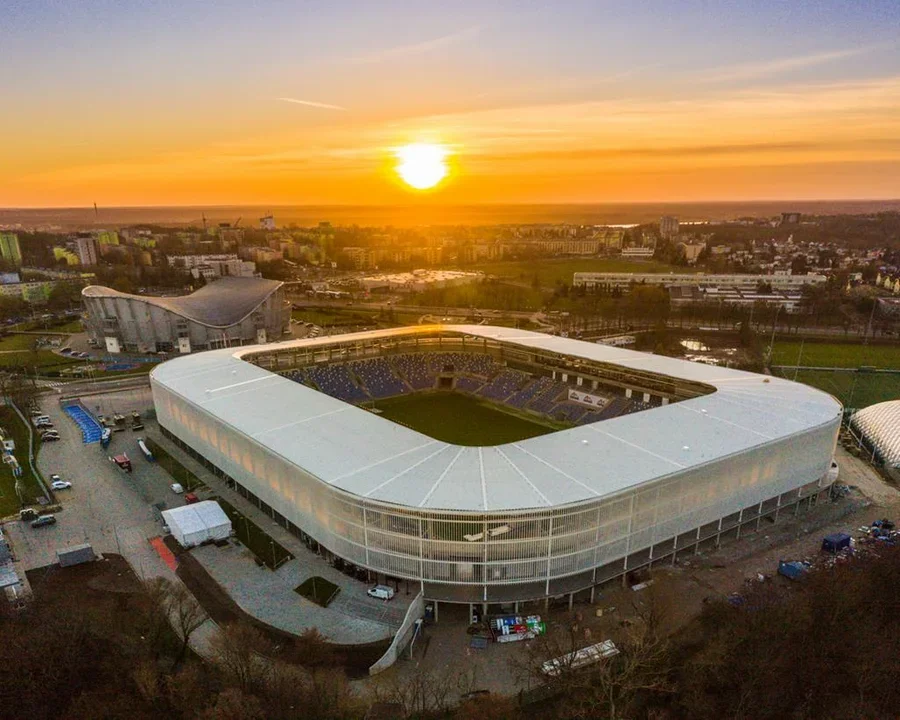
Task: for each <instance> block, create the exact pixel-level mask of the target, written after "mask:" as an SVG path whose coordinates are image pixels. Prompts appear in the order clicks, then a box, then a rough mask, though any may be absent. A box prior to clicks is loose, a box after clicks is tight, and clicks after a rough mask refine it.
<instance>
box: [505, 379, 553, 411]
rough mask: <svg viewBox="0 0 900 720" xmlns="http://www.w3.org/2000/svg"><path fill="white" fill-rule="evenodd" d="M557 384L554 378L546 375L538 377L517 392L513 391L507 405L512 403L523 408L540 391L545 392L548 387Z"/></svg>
mask: <svg viewBox="0 0 900 720" xmlns="http://www.w3.org/2000/svg"><path fill="white" fill-rule="evenodd" d="M556 384H557V381H556V380H553V379H552V378H548V377H542V378H538V379H537V380H535V381H534V382H531V383H529V384H528V385H526V386H525V387H524V388H522V389H521V390H519V392H517V393H515V394H514V395H512V397H510V398H509V399H508V400H507V401H506V404H507V405H512V406H513V407H517V408H524V407H525V406H526V405H528V403H529V402H530V401H531V400H532V399H534V398H535V397H537V396H538V395H540V394H541V393H544V392H546V391H547V390H548V389H549V388H551V387H553V386H554V385H556Z"/></svg>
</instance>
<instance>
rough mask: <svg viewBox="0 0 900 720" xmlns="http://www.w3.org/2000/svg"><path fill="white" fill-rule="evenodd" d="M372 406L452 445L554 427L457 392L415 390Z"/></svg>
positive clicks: (493, 441)
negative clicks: (413, 393) (415, 391)
mask: <svg viewBox="0 0 900 720" xmlns="http://www.w3.org/2000/svg"><path fill="white" fill-rule="evenodd" d="M375 407H376V408H377V409H378V410H380V411H381V413H380V414H381V417H383V418H386V419H388V420H392V421H393V422H396V423H399V424H400V425H405V426H406V427H409V428H412V429H413V430H416V431H418V432H420V433H423V434H425V435H428V436H429V437H433V438H434V439H435V440H440V441H442V442H447V443H453V444H455V445H475V446H479V445H502V444H503V443H508V442H516V441H518V440H524V439H525V438H530V437H535V436H537V435H545V434H547V433H550V432H553V431H554V430H556V428H554V427H552V426H550V425H546V424H544V423H541V422H539V421H537V420H530V419H528V418H527V417H523V416H520V415H513V414H511V413H509V412H506V411H504V410H500V409H499V408H498V407H497V406H496V405H493V404H492V403H489V402H487V401H485V400H479V399H477V398H474V397H470V396H468V395H463V394H461V393H453V392H438V393H416V394H415V395H407V396H401V397H396V398H390V399H388V400H379V401H377V402H376V403H375Z"/></svg>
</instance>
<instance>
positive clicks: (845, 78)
mask: <svg viewBox="0 0 900 720" xmlns="http://www.w3.org/2000/svg"><path fill="white" fill-rule="evenodd" d="M585 7H587V6H585ZM473 12H474V11H473ZM585 12H587V10H585ZM698 12H700V13H701V14H700V15H699V16H698V18H702V13H706V10H702V9H701V10H700V11H698ZM698 18H693V19H692V22H694V23H695V24H696V23H699V22H700V19H698ZM505 19H506V20H507V22H513V19H512V18H511V17H510V18H505ZM538 19H539V20H541V21H542V22H549V21H544V20H543V18H538ZM763 20H765V22H766V23H768V24H769V25H771V22H770V20H769V19H766V18H764V19H763ZM763 20H761V21H760V22H761V23H762V22H763ZM478 21H479V22H477V23H475V22H472V23H469V22H468V21H467V20H465V19H461V20H459V21H454V22H453V25H452V27H454V28H456V29H455V30H454V31H453V32H449V33H447V34H440V33H438V32H437V30H433V29H432V30H428V29H417V30H416V31H415V32H413V31H412V30H409V31H408V38H409V39H408V40H407V41H406V42H404V43H399V44H396V43H397V42H398V41H395V43H394V44H393V45H392V44H390V43H389V44H388V46H387V47H381V48H377V49H375V50H372V49H360V50H359V51H355V50H354V51H344V50H341V51H340V52H337V51H333V49H332V48H333V46H334V47H343V46H344V45H347V46H349V45H350V44H351V43H350V42H349V39H348V40H347V42H345V43H339V42H337V41H335V42H334V43H331V44H328V43H326V44H325V45H323V46H322V48H319V50H320V51H321V53H323V54H324V55H327V56H323V57H318V56H317V57H313V58H309V57H305V58H303V59H302V61H301V60H296V64H290V63H287V60H286V58H285V57H281V58H280V62H281V64H280V65H277V67H276V69H275V70H272V71H269V70H268V66H267V65H264V64H263V63H261V62H257V63H255V64H254V62H253V57H252V56H251V55H250V54H249V53H243V54H242V53H241V51H240V49H239V47H240V46H236V47H235V49H233V50H232V51H230V52H229V54H228V55H227V56H225V55H223V56H222V57H223V58H226V57H227V61H226V59H220V62H222V63H231V64H230V65H227V64H226V65H223V67H222V68H221V70H220V69H217V67H214V66H213V65H214V63H213V62H212V61H206V60H203V59H202V58H201V59H197V57H199V56H197V55H196V54H195V55H193V56H192V55H191V54H190V52H189V51H186V50H185V51H184V52H185V55H186V57H185V58H184V59H182V58H181V56H180V54H179V48H177V47H165V48H163V49H159V48H156V46H150V47H151V48H156V49H153V50H152V51H153V52H159V53H160V58H161V57H163V55H164V57H165V67H166V68H167V70H166V71H165V72H163V71H162V70H158V71H157V72H153V71H151V70H150V69H149V68H150V64H149V62H148V60H147V58H145V57H141V58H140V59H134V58H132V57H131V53H133V52H135V51H134V50H133V47H132V46H131V45H128V44H127V43H125V42H124V40H123V41H122V45H123V47H121V48H118V49H116V48H112V50H117V51H118V52H119V53H120V54H117V55H114V56H113V55H110V56H109V57H98V58H96V65H95V66H93V67H92V68H91V73H93V74H91V73H88V72H87V71H86V70H85V71H84V72H83V73H82V74H75V73H74V71H73V78H71V80H72V82H68V79H67V77H66V68H67V67H68V66H69V65H71V64H73V63H74V64H76V65H77V63H78V62H80V60H79V58H80V56H79V55H77V54H72V55H64V54H60V57H58V58H49V59H48V57H46V55H48V54H52V50H47V51H46V52H45V53H44V51H41V52H38V51H37V50H35V57H34V58H32V64H31V65H28V66H26V65H21V64H20V66H21V67H25V70H26V72H25V75H21V74H11V75H9V77H8V79H7V80H6V81H4V75H3V72H4V71H2V70H0V90H4V88H5V89H6V90H7V91H8V92H7V93H6V94H7V96H8V97H11V98H13V100H14V101H15V102H13V103H12V104H7V105H6V109H5V111H4V113H3V114H2V115H0V164H2V168H3V171H2V173H0V207H16V206H19V207H29V206H87V205H90V204H91V203H93V202H95V201H96V202H98V203H99V204H101V205H104V206H107V207H108V206H113V205H169V204H185V205H188V204H194V205H196V204H217V205H223V204H247V203H249V204H330V203H339V204H379V203H385V204H390V203H409V202H411V201H416V199H417V198H420V199H421V200H422V201H423V202H437V203H447V204H459V203H478V202H515V203H521V202H526V203H532V202H534V203H537V202H542V203H566V202H572V203H584V202H589V203H590V202H651V201H704V200H743V199H832V198H893V197H897V196H900V72H891V71H890V67H892V66H894V65H896V64H897V63H896V56H897V52H896V43H895V44H894V45H889V44H887V45H886V44H878V43H877V42H869V43H868V44H866V43H856V44H850V42H849V41H847V42H844V43H843V44H840V43H837V44H836V43H835V42H834V41H833V40H832V41H830V42H829V43H827V44H823V43H822V42H819V45H818V46H816V48H813V49H805V50H801V49H799V48H796V47H794V46H793V45H786V44H784V43H783V42H782V43H781V44H779V45H777V47H774V48H763V47H754V48H746V53H747V57H742V55H741V53H742V52H744V50H745V48H744V46H737V47H736V48H729V47H728V40H729V39H728V38H725V39H724V41H723V42H720V43H719V44H718V48H717V49H716V48H713V49H710V50H709V56H707V55H705V54H704V52H705V50H706V49H705V48H703V51H704V52H698V51H696V50H695V49H694V47H695V46H693V45H688V44H685V46H684V47H683V48H682V47H680V46H679V45H678V43H677V42H674V43H673V47H667V48H663V50H665V52H663V51H662V50H660V49H659V48H658V47H657V46H654V47H657V52H656V57H651V58H641V57H632V56H631V55H628V54H626V55H624V56H623V55H622V54H620V53H619V52H618V51H616V52H613V53H609V57H603V56H602V50H603V48H604V47H606V45H609V44H611V43H613V42H614V40H615V38H614V35H615V31H614V29H613V30H610V31H609V33H608V34H607V36H606V37H605V38H604V39H605V43H606V45H600V46H599V47H600V50H597V49H596V48H594V49H592V52H591V55H590V57H587V56H582V54H580V51H579V52H577V53H575V55H576V57H573V58H571V61H570V58H568V57H567V56H566V55H565V54H564V53H563V52H561V51H560V50H559V49H557V50H556V51H555V52H556V54H555V55H553V57H548V58H547V59H546V61H543V60H541V58H540V57H539V53H540V46H539V45H538V44H537V43H535V42H534V40H535V37H536V36H533V35H529V36H528V37H531V42H530V44H528V45H527V49H528V52H529V53H531V54H527V55H526V54H525V53H523V52H519V50H520V48H519V45H521V43H522V42H525V39H524V38H526V34H527V33H537V32H539V30H540V23H538V22H537V21H534V19H532V25H534V26H535V27H528V28H526V27H523V28H519V29H518V31H517V34H512V35H510V36H509V37H508V38H506V41H505V42H506V43H507V45H505V47H506V49H505V50H504V52H502V53H501V52H500V50H498V49H496V48H495V47H494V46H493V45H492V44H491V43H493V41H494V37H495V35H494V33H495V28H497V27H500V25H499V24H497V23H496V18H491V17H487V18H482V17H479V18H478ZM492 21H493V22H494V23H495V25H493V26H492V25H491V22H492ZM123 22H124V21H123ZM448 22H449V21H447V20H446V19H443V20H442V22H441V24H440V27H445V26H447V23H448ZM573 22H574V20H573ZM23 27H24V21H23ZM239 27H240V25H239V23H238V28H239ZM598 27H599V26H598ZM701 30H702V29H701ZM570 31H571V32H576V30H573V29H570ZM590 31H591V32H593V28H591V29H590ZM230 32H232V33H233V32H236V30H235V28H231V30H230ZM348 32H349V31H348ZM584 32H585V33H587V32H588V30H585V31H584ZM643 32H648V31H647V30H646V29H643ZM685 32H687V31H685ZM370 34H371V33H370ZM110 37H111V38H112V39H111V40H110V42H111V43H113V44H115V43H117V42H119V39H120V35H112V36H110ZM160 37H163V38H165V37H167V36H166V35H161V36H160ZM253 37H254V39H257V38H256V37H255V36H253ZM316 37H319V36H316ZM358 37H363V38H368V37H369V36H368V35H365V34H362V29H359V35H358ZM548 37H549V36H548ZM664 37H665V36H664ZM759 37H762V38H766V37H768V36H767V35H765V34H763V35H760V36H759ZM786 37H793V36H792V35H790V34H787V35H786ZM136 38H137V39H138V40H140V41H142V40H144V39H145V38H144V36H143V35H137V36H136ZM204 38H205V39H206V40H208V41H210V42H211V41H212V40H215V37H211V38H206V37H205V36H204ZM420 38H424V39H420ZM429 38H430V39H429ZM2 39H3V38H2V32H0V40H2ZM243 39H244V40H245V39H246V38H243ZM588 39H590V38H588ZM669 39H670V40H671V38H669ZM776 39H777V38H776ZM814 39H816V38H814ZM551 40H552V41H553V42H556V43H557V44H558V45H559V46H560V47H561V48H565V46H566V45H565V39H564V38H560V37H556V36H553V37H552V38H551ZM234 41H235V42H237V40H234ZM632 41H636V38H632ZM648 41H649V38H648ZM73 42H74V41H73ZM160 42H163V43H164V44H165V41H160ZM224 42H225V39H224V38H223V39H222V43H224ZM372 42H375V41H372ZM498 42H499V40H498ZM222 43H219V46H221V45H222ZM171 44H172V45H175V42H174V41H172V43H171ZM759 44H760V43H757V45H759ZM269 45H271V46H272V47H276V48H277V47H278V46H277V44H276V43H269ZM217 47H218V46H217ZM291 47H293V46H291ZM298 47H305V46H302V45H298ZM631 48H632V49H633V51H634V52H635V53H637V52H638V51H640V50H643V49H644V48H643V47H642V46H641V45H640V44H638V45H632V46H631ZM723 48H724V49H723ZM822 48H825V49H822ZM219 49H220V50H221V47H220V48H219ZM163 51H165V52H163ZM714 51H715V52H714ZM751 51H752V52H751ZM143 52H151V50H148V49H146V48H145V49H144V50H143ZM270 52H271V53H274V52H276V50H271V51H270ZM278 52H282V53H284V52H286V51H284V50H278ZM298 52H299V51H298ZM334 52H337V55H334ZM517 52H518V54H516V53H517ZM41 53H44V54H41ZM328 53H332V54H331V55H329V54H328ZM13 54H14V55H15V56H16V57H21V56H20V55H19V54H18V53H13ZM716 54H718V55H717V56H716V57H713V55H716ZM689 55H690V57H688V56H689ZM512 56H515V57H512ZM507 57H512V59H510V60H508V63H507V60H506V58H507ZM119 58H121V63H120V62H119ZM157 60H159V61H160V62H162V61H161V60H160V59H159V58H157ZM642 60H644V61H646V60H652V61H653V62H647V63H642V62H640V61H642ZM688 60H690V63H689V62H688ZM266 62H267V63H270V64H272V65H273V66H274V65H275V60H274V59H272V58H267V59H266ZM504 63H507V64H508V65H509V66H508V67H505V66H504ZM617 63H618V64H617ZM120 64H121V65H122V67H119V65H120ZM679 64H681V65H682V66H683V67H678V66H679ZM670 65H671V66H672V67H670ZM101 69H102V72H101ZM226 70H227V72H226ZM97 73H100V74H99V76H98V75H97ZM97 77H99V79H98V80H97V82H94V78H97ZM4 82H5V85H4ZM298 88H302V90H299V89H298ZM411 142H435V143H440V144H442V145H444V146H445V147H447V148H448V150H449V152H450V163H451V166H452V172H451V174H450V177H449V178H448V179H447V180H446V181H444V182H443V183H441V185H440V186H439V187H438V188H437V189H436V190H434V191H432V192H430V193H428V194H424V195H423V194H419V193H416V192H414V191H412V190H410V189H409V188H407V187H404V186H403V185H402V184H401V183H399V182H398V181H397V178H396V175H395V173H394V172H393V165H394V163H395V157H394V151H395V149H396V148H397V147H398V146H400V145H403V144H406V143H411Z"/></svg>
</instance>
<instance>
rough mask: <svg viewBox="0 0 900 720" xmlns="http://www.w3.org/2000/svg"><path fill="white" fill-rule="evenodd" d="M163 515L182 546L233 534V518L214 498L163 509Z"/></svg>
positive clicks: (191, 545)
mask: <svg viewBox="0 0 900 720" xmlns="http://www.w3.org/2000/svg"><path fill="white" fill-rule="evenodd" d="M162 516H163V520H164V521H165V523H166V525H168V526H169V531H170V532H171V533H172V535H173V536H174V537H175V539H176V540H177V541H178V542H179V543H180V544H181V545H182V547H186V548H190V547H194V546H196V545H199V544H201V543H204V542H206V541H207V540H224V539H225V538H227V537H228V536H229V535H231V520H229V519H228V516H227V515H226V514H225V511H224V510H222V508H221V507H220V506H219V503H217V502H215V501H213V500H204V501H203V502H199V503H194V504H193V505H184V506H183V507H177V508H172V509H171V510H163V511H162Z"/></svg>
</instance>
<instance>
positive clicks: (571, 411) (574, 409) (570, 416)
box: [550, 401, 587, 423]
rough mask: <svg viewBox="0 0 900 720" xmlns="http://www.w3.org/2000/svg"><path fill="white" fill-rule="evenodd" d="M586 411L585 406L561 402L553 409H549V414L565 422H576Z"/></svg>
mask: <svg viewBox="0 0 900 720" xmlns="http://www.w3.org/2000/svg"><path fill="white" fill-rule="evenodd" d="M586 412H587V408H586V407H584V406H583V405H577V404H575V403H573V402H569V401H566V402H561V403H559V404H558V405H557V406H556V407H554V408H553V410H551V411H550V414H551V415H552V416H553V417H555V418H556V419H558V420H565V421H567V422H571V423H576V422H578V421H579V420H580V419H581V418H582V417H584V415H585V413H586Z"/></svg>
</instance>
